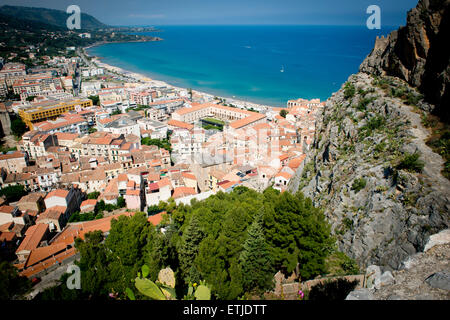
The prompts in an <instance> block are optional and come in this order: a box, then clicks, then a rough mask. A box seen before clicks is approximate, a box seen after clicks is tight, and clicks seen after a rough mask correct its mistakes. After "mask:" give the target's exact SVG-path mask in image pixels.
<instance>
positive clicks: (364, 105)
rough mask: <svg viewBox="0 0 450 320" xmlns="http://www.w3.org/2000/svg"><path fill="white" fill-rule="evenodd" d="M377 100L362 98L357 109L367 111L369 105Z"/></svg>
mask: <svg viewBox="0 0 450 320" xmlns="http://www.w3.org/2000/svg"><path fill="white" fill-rule="evenodd" d="M376 99H377V98H375V97H372V98H362V99H361V100H360V101H359V103H358V106H357V107H356V109H357V110H358V111H366V108H367V105H368V104H369V103H371V102H372V101H375V100H376Z"/></svg>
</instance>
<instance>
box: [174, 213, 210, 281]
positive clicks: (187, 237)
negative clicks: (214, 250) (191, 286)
mask: <svg viewBox="0 0 450 320" xmlns="http://www.w3.org/2000/svg"><path fill="white" fill-rule="evenodd" d="M203 237H204V233H203V231H202V230H201V229H200V225H199V221H198V218H197V216H196V215H193V216H192V218H191V221H189V224H188V226H187V228H186V231H185V232H184V233H183V236H182V237H181V246H180V248H179V252H178V257H179V260H180V268H181V272H182V273H183V277H184V279H185V281H186V282H192V283H194V282H199V281H200V280H201V278H200V274H199V272H198V269H197V268H196V267H195V265H194V260H195V257H196V256H197V253H198V247H199V245H200V242H201V241H202V239H203Z"/></svg>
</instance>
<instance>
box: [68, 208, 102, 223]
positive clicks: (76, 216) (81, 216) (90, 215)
mask: <svg viewBox="0 0 450 320" xmlns="http://www.w3.org/2000/svg"><path fill="white" fill-rule="evenodd" d="M101 218H103V214H102V213H97V214H96V213H95V212H86V213H80V212H79V211H77V212H74V213H73V214H72V215H71V216H70V218H69V222H81V221H92V220H97V219H101Z"/></svg>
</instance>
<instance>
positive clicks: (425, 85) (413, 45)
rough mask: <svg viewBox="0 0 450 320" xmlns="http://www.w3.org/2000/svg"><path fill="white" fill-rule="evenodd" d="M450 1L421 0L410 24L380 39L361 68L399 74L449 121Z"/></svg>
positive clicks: (376, 73)
mask: <svg viewBox="0 0 450 320" xmlns="http://www.w3.org/2000/svg"><path fill="white" fill-rule="evenodd" d="M449 23H450V0H420V1H419V3H418V4H417V7H416V8H413V9H412V10H410V11H409V12H408V16H407V24H406V26H404V27H401V28H399V29H398V30H396V31H393V32H392V33H391V34H390V35H389V36H388V37H386V38H380V39H377V41H376V44H375V47H374V49H373V51H372V52H371V53H370V55H369V56H368V57H367V59H366V60H365V61H364V62H363V63H362V64H361V67H360V71H362V72H365V73H369V74H375V75H388V76H395V77H398V78H400V79H402V80H405V81H406V82H408V83H409V84H410V85H411V86H413V87H416V88H418V89H419V90H420V91H421V92H422V93H423V94H424V97H425V100H426V101H427V102H429V103H431V104H433V105H434V106H435V107H436V110H435V112H436V114H438V115H439V116H440V117H441V118H442V119H443V120H445V121H446V122H449V120H450V117H449V110H448V107H449V105H450V85H449V81H450V80H449V79H450V65H449V61H450V51H449V50H448V47H447V41H448V39H449V38H450V24H449Z"/></svg>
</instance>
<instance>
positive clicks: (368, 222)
mask: <svg viewBox="0 0 450 320" xmlns="http://www.w3.org/2000/svg"><path fill="white" fill-rule="evenodd" d="M384 81H386V83H388V84H389V85H388V88H384V89H383V88H382V87H380V85H379V83H380V79H376V78H374V77H373V76H371V75H368V74H365V73H358V74H356V75H353V76H351V77H350V78H349V80H348V81H347V83H346V84H345V85H343V86H342V88H341V90H339V91H338V92H336V93H335V94H333V96H332V97H331V98H330V99H328V101H327V102H326V105H325V107H324V111H323V114H322V115H321V117H319V119H318V120H317V124H316V135H315V141H314V144H313V146H312V148H311V151H310V152H309V154H308V155H307V158H306V160H305V161H306V164H305V167H304V169H303V172H302V174H301V175H299V177H300V181H298V183H295V184H293V185H299V189H300V190H301V191H302V192H303V193H304V194H305V195H306V196H308V197H310V198H311V199H312V200H313V203H314V205H316V206H318V207H321V208H324V213H325V215H326V216H327V218H328V221H329V222H330V223H331V225H332V230H333V232H334V234H335V235H336V237H337V240H338V245H339V249H340V250H341V251H343V252H345V253H346V254H347V255H348V256H350V257H351V258H354V259H355V260H356V261H357V262H358V264H359V265H360V267H362V268H365V267H367V266H368V265H371V264H376V265H379V266H382V267H383V268H385V269H387V270H383V271H389V270H391V271H392V270H395V269H398V268H399V267H400V265H401V263H402V261H404V260H405V259H407V257H408V256H410V255H413V254H415V253H417V252H421V251H423V249H424V247H425V244H426V243H427V241H428V238H429V237H430V236H431V235H433V234H435V233H437V232H439V231H441V230H443V229H448V228H449V226H450V219H449V218H450V213H449V212H450V210H449V209H450V194H449V192H450V182H449V180H447V179H445V178H444V177H443V176H442V175H441V173H440V172H441V169H442V166H443V164H444V160H443V159H442V158H441V156H439V155H438V154H436V153H434V152H433V151H432V150H431V149H430V148H429V147H428V146H427V145H426V144H425V142H424V140H425V139H426V137H427V136H428V131H427V130H426V129H425V128H423V126H422V124H421V119H420V115H419V114H417V113H415V112H413V108H412V107H411V106H407V105H405V104H404V101H403V100H401V99H400V98H393V97H391V96H389V94H388V93H389V90H388V89H389V88H391V87H393V88H397V89H398V88H403V89H402V90H409V91H410V92H411V95H416V94H417V95H418V93H417V91H416V90H415V89H414V88H412V87H410V86H409V85H408V84H407V83H405V82H403V81H401V80H398V79H394V78H387V79H385V80H384ZM383 83H384V82H383ZM384 84H385V83H384ZM420 104H422V102H420V101H419V102H418V105H420ZM416 152H417V153H419V154H420V155H421V156H420V159H419V160H420V161H423V163H424V168H423V171H422V172H421V173H419V172H415V171H414V170H410V169H404V168H401V167H399V164H400V162H402V159H403V158H404V157H405V156H406V155H408V154H414V153H416ZM292 191H296V190H292Z"/></svg>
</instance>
